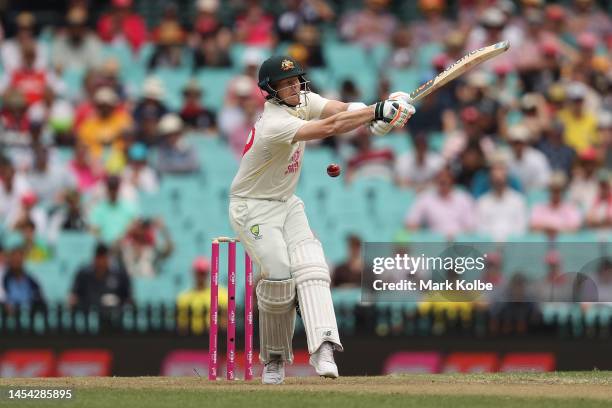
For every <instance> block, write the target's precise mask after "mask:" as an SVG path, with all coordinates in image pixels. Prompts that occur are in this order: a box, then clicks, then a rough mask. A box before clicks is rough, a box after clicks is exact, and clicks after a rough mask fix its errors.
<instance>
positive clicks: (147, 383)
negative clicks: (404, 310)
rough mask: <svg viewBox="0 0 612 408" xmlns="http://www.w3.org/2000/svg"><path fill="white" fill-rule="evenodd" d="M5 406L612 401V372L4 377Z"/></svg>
mask: <svg viewBox="0 0 612 408" xmlns="http://www.w3.org/2000/svg"><path fill="white" fill-rule="evenodd" d="M8 387H11V388H20V387H33V388H58V387H66V388H71V389H72V390H73V395H74V400H73V401H61V402H51V401H19V402H16V401H13V402H11V401H7V399H6V398H7V389H8ZM0 390H1V391H2V393H1V394H2V400H0V406H2V407H7V408H9V407H11V406H15V407H17V406H19V407H56V406H57V407H70V406H72V407H87V408H94V407H113V408H120V407H130V408H154V407H177V408H185V407H198V408H203V407H241V408H259V407H266V408H269V407H288V408H297V407H317V408H343V407H368V408H372V407H374V408H387V407H408V408H409V407H418V408H426V407H436V408H439V407H452V408H462V407H466V408H477V407H486V408H504V407H519V408H531V407H534V408H547V407H551V408H552V407H554V408H563V407H568V408H570V407H571V408H582V407H611V406H612V372H607V371H592V372H571V373H570V372H565V373H547V374H528V373H516V374H469V375H461V374H440V375H401V376H386V377H343V378H340V379H337V380H329V379H321V378H316V377H309V378H289V379H287V381H286V383H285V384H284V385H281V386H263V385H261V384H260V383H259V382H258V381H252V382H248V383H246V382H243V381H235V382H233V383H228V382H226V381H221V380H219V381H216V382H214V383H211V382H209V381H208V380H207V379H205V378H198V377H196V376H194V377H183V378H170V377H135V378H129V377H111V378H48V379H26V378H21V379H9V378H3V379H0Z"/></svg>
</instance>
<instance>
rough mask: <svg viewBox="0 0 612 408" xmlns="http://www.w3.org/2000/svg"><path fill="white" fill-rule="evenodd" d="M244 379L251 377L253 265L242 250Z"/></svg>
mask: <svg viewBox="0 0 612 408" xmlns="http://www.w3.org/2000/svg"><path fill="white" fill-rule="evenodd" d="M244 290H245V294H244V359H245V362H244V379H245V380H252V379H253V265H252V264H251V259H250V258H249V254H247V253H246V251H245V252H244Z"/></svg>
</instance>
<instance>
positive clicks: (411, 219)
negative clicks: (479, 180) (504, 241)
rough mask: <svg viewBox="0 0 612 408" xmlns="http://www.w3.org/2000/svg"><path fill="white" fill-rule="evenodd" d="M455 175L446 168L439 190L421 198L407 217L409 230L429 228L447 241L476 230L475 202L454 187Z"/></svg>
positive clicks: (439, 175)
mask: <svg viewBox="0 0 612 408" xmlns="http://www.w3.org/2000/svg"><path fill="white" fill-rule="evenodd" d="M453 181H454V179H453V174H452V172H451V171H450V169H448V168H446V167H445V168H443V169H442V170H441V171H440V172H439V173H438V175H437V177H436V187H435V189H431V190H429V191H427V192H424V193H423V194H422V195H420V196H419V198H418V199H417V201H416V202H415V203H414V206H413V207H412V208H411V209H410V211H409V212H408V214H407V216H406V225H407V227H408V228H409V229H418V228H421V227H426V228H428V229H430V230H432V231H434V232H436V233H439V234H442V235H444V236H445V237H447V238H451V239H452V238H453V237H455V236H456V235H458V234H462V233H467V232H470V231H472V230H474V227H475V216H474V213H475V211H474V201H473V199H472V198H471V197H470V196H469V195H468V194H467V193H466V192H464V191H461V190H459V189H457V188H455V187H454V185H453Z"/></svg>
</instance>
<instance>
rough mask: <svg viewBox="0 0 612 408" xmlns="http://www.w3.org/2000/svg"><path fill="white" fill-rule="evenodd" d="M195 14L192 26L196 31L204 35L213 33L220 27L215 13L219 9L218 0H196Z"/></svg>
mask: <svg viewBox="0 0 612 408" xmlns="http://www.w3.org/2000/svg"><path fill="white" fill-rule="evenodd" d="M196 10H197V15H196V18H195V23H194V24H193V28H194V30H195V32H196V33H198V34H199V35H201V36H203V37H205V36H207V35H210V34H215V33H216V32H217V31H218V30H219V29H220V28H221V22H220V21H219V17H218V16H217V13H218V11H219V0H197V1H196Z"/></svg>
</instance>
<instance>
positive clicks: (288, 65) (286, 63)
mask: <svg viewBox="0 0 612 408" xmlns="http://www.w3.org/2000/svg"><path fill="white" fill-rule="evenodd" d="M294 67H295V66H294V65H293V61H290V60H286V59H284V60H282V61H281V69H282V70H283V71H289V70H290V69H293V68H294Z"/></svg>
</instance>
